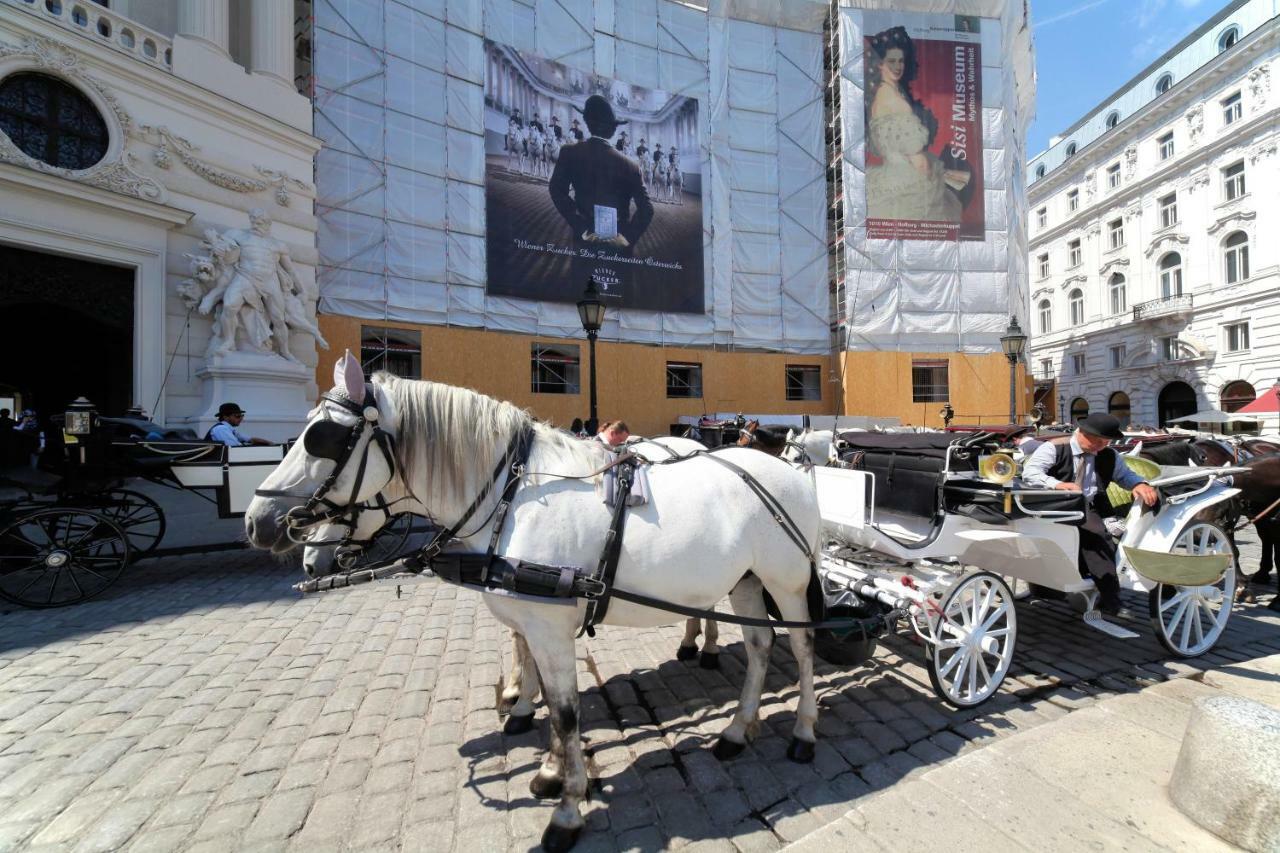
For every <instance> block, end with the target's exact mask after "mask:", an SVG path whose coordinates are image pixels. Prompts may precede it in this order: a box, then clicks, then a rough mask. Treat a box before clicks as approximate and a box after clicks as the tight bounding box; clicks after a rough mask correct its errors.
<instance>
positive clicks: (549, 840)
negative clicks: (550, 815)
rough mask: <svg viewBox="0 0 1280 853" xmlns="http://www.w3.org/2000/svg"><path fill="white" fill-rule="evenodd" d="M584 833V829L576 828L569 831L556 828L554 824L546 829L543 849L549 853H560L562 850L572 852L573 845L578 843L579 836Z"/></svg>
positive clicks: (561, 827)
mask: <svg viewBox="0 0 1280 853" xmlns="http://www.w3.org/2000/svg"><path fill="white" fill-rule="evenodd" d="M581 833H582V827H580V826H575V827H572V828H569V829H566V828H564V827H563V826H556V825H555V824H554V823H553V824H551V825H550V826H548V827H547V828H546V830H544V831H543V833H542V849H543V850H546V851H547V853H560V851H562V850H572V849H573V845H575V844H577V843H578V836H579V835H580V834H581Z"/></svg>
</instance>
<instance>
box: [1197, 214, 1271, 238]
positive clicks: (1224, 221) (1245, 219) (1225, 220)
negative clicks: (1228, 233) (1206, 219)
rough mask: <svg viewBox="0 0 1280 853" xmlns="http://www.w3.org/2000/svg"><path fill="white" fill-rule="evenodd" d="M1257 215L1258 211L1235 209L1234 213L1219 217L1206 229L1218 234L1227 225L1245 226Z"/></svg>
mask: <svg viewBox="0 0 1280 853" xmlns="http://www.w3.org/2000/svg"><path fill="white" fill-rule="evenodd" d="M1257 217H1258V214H1257V212H1256V211H1252V210H1237V211H1233V212H1232V213H1228V214H1227V215H1226V216H1223V217H1221V218H1220V219H1218V220H1217V221H1216V222H1214V223H1213V224H1212V225H1210V226H1209V227H1208V229H1206V230H1207V231H1208V232H1209V233H1210V234H1217V233H1218V232H1219V231H1221V230H1222V229H1223V228H1225V227H1227V226H1228V225H1240V226H1244V225H1245V224H1246V223H1251V222H1252V221H1253V220H1254V219H1256V218H1257Z"/></svg>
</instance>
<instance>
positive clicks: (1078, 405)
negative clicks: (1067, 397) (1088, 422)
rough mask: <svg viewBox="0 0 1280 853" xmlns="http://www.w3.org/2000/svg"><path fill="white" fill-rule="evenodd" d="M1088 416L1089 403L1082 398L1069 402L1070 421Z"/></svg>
mask: <svg viewBox="0 0 1280 853" xmlns="http://www.w3.org/2000/svg"><path fill="white" fill-rule="evenodd" d="M1088 414H1089V401H1088V400H1086V399H1085V398H1084V397H1076V398H1075V399H1074V400H1072V401H1071V421H1072V422H1073V423H1074V422H1075V421H1078V420H1080V419H1081V418H1083V417H1085V416H1086V415H1088Z"/></svg>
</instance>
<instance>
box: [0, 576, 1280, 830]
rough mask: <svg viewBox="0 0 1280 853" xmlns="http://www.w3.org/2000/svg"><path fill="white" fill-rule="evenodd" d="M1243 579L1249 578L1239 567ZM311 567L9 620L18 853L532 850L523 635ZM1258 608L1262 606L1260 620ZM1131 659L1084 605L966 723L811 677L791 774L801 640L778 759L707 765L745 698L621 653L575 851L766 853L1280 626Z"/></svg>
mask: <svg viewBox="0 0 1280 853" xmlns="http://www.w3.org/2000/svg"><path fill="white" fill-rule="evenodd" d="M1245 563H1246V565H1247V566H1250V567H1252V565H1253V564H1254V563H1253V558H1252V556H1251V555H1249V553H1248V551H1246V557H1245ZM296 579H297V574H296V572H295V570H294V569H293V567H292V566H291V565H283V564H280V563H278V562H275V561H273V560H272V559H271V558H270V557H266V556H264V555H262V554H258V553H251V552H241V551H237V552H226V553H221V554H203V555H193V556H184V557H170V558H165V559H159V560H153V561H149V562H144V563H142V564H141V565H139V566H137V567H135V568H134V569H132V570H131V571H130V573H129V574H128V575H127V577H126V578H125V579H124V580H123V581H122V582H121V583H119V584H118V585H117V586H116V587H114V588H113V589H112V590H110V591H109V593H110V594H109V595H108V596H107V597H105V598H103V599H101V600H97V601H93V602H89V603H87V604H84V605H80V606H78V607H74V608H69V609H62V610H53V611H27V610H10V611H8V612H5V613H4V614H3V616H2V617H0V849H4V850H8V849H31V850H77V851H105V850H115V849H122V848H123V849H128V850H134V851H143V850H178V849H184V850H187V849H189V850H198V851H215V850H226V851H232V850H305V851H307V853H313V851H318V850H333V849H352V850H383V849H385V850H394V849H408V850H431V851H444V850H449V849H455V850H467V851H475V850H528V849H530V848H532V847H534V846H536V844H537V840H538V838H539V836H540V834H541V832H542V829H543V827H544V825H545V824H546V822H547V820H548V818H549V816H550V811H551V807H550V806H549V805H548V804H546V803H542V802H539V801H536V800H534V799H533V798H532V797H531V795H530V794H529V790H528V784H529V780H530V779H531V778H532V776H533V774H534V771H535V770H536V768H537V766H538V761H539V758H540V754H541V745H542V744H543V743H545V729H546V722H545V715H544V712H542V711H541V710H540V711H539V716H538V726H537V727H536V728H535V731H534V732H531V733H529V734H526V735H522V736H518V737H508V736H504V735H503V734H502V733H501V724H500V720H499V718H498V716H497V715H496V713H495V711H494V702H495V689H494V686H495V684H496V683H497V682H498V679H499V676H500V675H501V673H502V672H503V671H504V663H505V659H506V658H508V657H509V649H508V646H509V643H508V641H507V637H506V634H505V631H504V630H502V629H501V628H500V626H499V625H498V624H497V623H496V622H495V620H494V619H493V618H492V617H491V616H490V615H489V613H488V610H487V609H486V608H485V607H484V606H483V604H482V603H481V601H480V597H479V596H478V595H476V594H474V593H471V592H468V591H459V590H457V589H455V588H453V587H450V586H448V585H446V584H443V583H438V582H436V581H433V580H427V581H422V582H416V583H412V584H406V585H404V586H403V587H402V588H401V593H402V595H401V596H400V597H397V594H396V593H397V588H396V586H395V585H394V584H390V583H388V584H383V585H376V586H365V587H361V588H357V589H352V590H347V591H342V592H335V593H329V594H324V595H319V596H312V597H308V598H301V599H300V598H299V597H298V596H297V595H296V594H294V593H293V592H292V591H291V590H290V588H289V586H290V584H291V583H292V582H293V581H294V580H296ZM1264 600H1265V599H1264ZM1130 604H1131V605H1132V610H1133V613H1134V617H1131V618H1130V619H1128V620H1127V622H1128V623H1129V625H1128V626H1129V627H1131V628H1133V629H1134V630H1136V631H1138V632H1139V633H1141V634H1142V638H1141V639H1138V640H1130V641H1118V640H1114V639H1111V638H1109V637H1107V636H1104V635H1102V634H1100V633H1098V632H1095V631H1092V630H1090V629H1089V628H1087V627H1085V626H1084V625H1083V623H1081V622H1080V621H1079V619H1078V617H1077V616H1076V615H1075V613H1074V612H1073V611H1071V610H1070V609H1069V608H1068V607H1067V606H1066V605H1064V604H1056V603H1042V602H1036V603H1023V604H1020V605H1019V613H1018V616H1019V623H1018V625H1019V638H1018V649H1019V655H1018V657H1017V659H1016V660H1015V667H1014V672H1013V675H1012V677H1011V678H1009V679H1008V681H1007V682H1006V684H1005V688H1004V690H1003V693H1002V694H1001V695H1000V696H998V697H996V699H994V700H993V701H991V702H990V703H988V704H987V705H985V706H983V707H982V708H980V709H978V710H976V711H971V712H964V713H961V712H955V711H952V710H950V709H949V708H947V707H946V706H944V705H942V704H941V703H940V702H939V701H938V700H936V699H935V698H934V696H933V694H932V692H931V690H930V688H929V679H928V676H927V674H926V672H925V669H924V667H923V664H922V661H923V658H922V655H921V653H920V649H919V648H918V647H917V646H915V645H914V644H912V643H910V642H908V641H906V640H905V639H894V640H891V641H889V642H888V643H887V644H885V646H882V648H881V649H880V650H879V652H878V653H877V655H876V657H875V658H874V660H873V661H872V662H871V664H870V665H867V666H864V667H862V668H859V669H856V670H850V671H845V670H839V669H835V668H832V667H829V666H825V665H822V666H820V667H819V670H818V673H819V685H818V690H819V697H820V700H821V706H822V715H821V720H820V725H819V733H820V739H819V742H818V752H817V759H816V761H815V762H814V763H813V764H811V765H796V764H793V763H791V762H788V761H787V760H785V758H784V753H785V750H786V746H787V742H788V739H789V737H790V729H791V726H792V721H793V716H792V708H793V707H794V703H795V699H796V695H795V694H796V691H795V689H794V684H793V679H794V673H795V666H794V664H793V661H792V659H791V656H790V652H789V649H788V646H787V642H786V640H785V635H780V642H779V643H778V644H777V645H776V647H775V652H774V655H773V663H774V667H773V668H772V670H771V673H770V676H769V680H768V682H767V687H766V697H765V705H764V708H763V712H762V716H763V720H764V725H763V727H762V731H761V733H760V737H759V738H758V740H757V741H756V742H755V743H754V745H753V746H751V747H750V748H749V749H748V750H747V752H746V753H744V754H743V755H742V756H741V757H740V758H738V759H737V760H735V761H732V762H729V763H724V764H722V763H720V762H719V761H717V760H716V759H715V758H714V757H713V756H712V754H711V752H710V749H709V747H710V745H711V742H712V739H713V737H714V735H715V734H716V733H717V732H718V731H719V730H720V729H721V728H722V727H723V726H724V725H725V724H726V723H727V721H728V714H729V712H730V710H731V708H732V707H733V703H734V702H735V701H736V697H737V695H738V690H739V685H740V684H741V680H742V676H743V673H744V667H745V664H744V660H745V658H744V655H743V650H742V645H741V639H740V633H739V632H738V631H737V630H736V629H733V628H732V627H729V626H724V627H723V628H722V634H721V640H722V645H723V646H724V654H723V655H722V664H723V666H722V669H721V670H720V671H708V670H703V669H700V668H699V667H698V665H697V663H696V662H687V663H686V662H679V661H676V660H675V658H674V653H675V650H676V646H677V644H678V641H679V637H680V633H681V631H680V629H679V628H678V627H671V628H665V629H662V630H653V631H631V630H624V629H609V628H606V629H604V630H603V631H601V632H600V635H599V636H598V637H596V638H595V639H592V640H588V641H585V642H583V643H581V644H580V645H579V654H580V658H579V682H580V685H581V687H582V689H583V691H584V692H583V698H582V717H583V726H584V729H585V737H586V739H587V742H588V752H589V756H590V759H589V760H590V773H591V776H592V779H593V783H592V784H593V800H592V801H591V802H590V803H588V804H587V805H586V812H587V814H588V831H587V832H586V833H584V835H583V837H582V841H581V842H580V846H579V849H581V850H622V849H634V850H658V849H663V848H675V847H680V846H684V845H686V844H688V845H690V846H691V847H692V848H693V849H702V850H725V851H730V850H734V849H738V850H743V851H750V850H771V849H776V848H778V847H780V846H782V845H784V844H786V843H787V842H789V841H792V840H795V839H798V838H800V837H801V836H803V835H804V834H806V833H808V832H810V831H811V830H814V829H817V828H818V827H820V826H822V825H824V824H826V823H827V822H829V821H831V820H833V819H835V818H837V817H838V816H840V815H841V814H843V813H844V812H845V811H846V810H847V809H849V808H850V806H851V804H852V803H853V801H855V800H856V799H857V798H859V797H861V796H864V795H866V794H867V793H869V792H871V791H873V790H877V789H881V788H884V787H886V786H889V785H892V784H894V782H895V781H897V780H899V779H901V778H903V777H904V776H908V775H911V774H913V773H918V772H922V770H923V769H926V768H930V767H933V766H936V765H938V764H939V763H941V762H945V761H947V760H948V759H949V758H950V757H952V756H954V755H957V754H959V753H961V752H965V751H967V750H971V749H976V748H980V747H981V746H982V745H983V744H984V743H988V742H991V741H992V739H996V738H1001V737H1004V736H1006V735H1008V734H1010V733H1012V732H1015V731H1019V730H1024V729H1027V728H1029V727H1034V726H1037V725H1039V724H1041V723H1043V722H1046V721H1048V720H1052V719H1054V718H1056V717H1059V716H1061V715H1063V714H1066V713H1068V712H1070V711H1072V710H1074V709H1076V708H1079V707H1082V706H1084V705H1087V704H1089V703H1092V702H1094V701H1096V700H1097V699H1098V698H1099V697H1102V696H1107V695H1114V694H1115V693H1121V692H1127V691H1131V690H1134V689H1137V688H1138V687H1140V686H1142V685H1145V684H1150V683H1153V682H1156V681H1160V680H1163V679H1166V678H1171V677H1181V676H1189V675H1194V674H1195V673H1197V672H1198V671H1199V670H1200V669H1202V668H1206V667H1214V666H1217V665H1222V664H1225V663H1228V662H1232V661H1239V660H1245V659H1251V658H1255V657H1260V656H1263V655H1267V654H1272V653H1275V652H1277V651H1280V633H1277V631H1276V625H1277V624H1278V623H1280V617H1277V616H1276V615H1275V614H1270V613H1268V612H1267V611H1266V610H1265V609H1262V608H1257V607H1245V608H1242V609H1239V610H1238V612H1237V613H1236V614H1235V615H1234V616H1233V618H1232V620H1231V623H1230V626H1229V629H1228V631H1227V633H1226V635H1225V637H1224V639H1223V641H1222V643H1221V644H1220V645H1219V647H1218V649H1217V650H1216V651H1215V652H1214V653H1213V654H1210V655H1207V656H1205V657H1204V658H1202V659H1199V660H1195V661H1189V662H1173V663H1170V662H1165V658H1166V654H1165V652H1164V650H1163V649H1162V648H1161V647H1160V646H1159V644H1158V643H1157V641H1156V640H1155V639H1154V638H1153V637H1152V635H1151V632H1150V629H1149V627H1148V625H1147V624H1146V616H1145V614H1146V602H1145V600H1142V601H1139V600H1137V599H1134V600H1132V601H1131V602H1130Z"/></svg>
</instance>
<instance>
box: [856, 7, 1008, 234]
mask: <svg viewBox="0 0 1280 853" xmlns="http://www.w3.org/2000/svg"><path fill="white" fill-rule="evenodd" d="M980 26H981V19H979V18H977V17H972V16H968V15H928V14H909V13H902V12H865V13H863V34H864V35H863V61H864V63H865V65H864V70H865V74H866V78H865V79H866V86H865V89H864V94H865V99H866V101H865V109H866V128H867V145H866V163H865V165H866V191H867V198H866V202H867V208H866V210H867V223H866V224H867V237H868V238H870V239H889V240H981V239H983V230H984V228H985V225H986V223H985V216H984V211H983V193H982V55H981V47H980V45H979V28H980Z"/></svg>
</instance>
